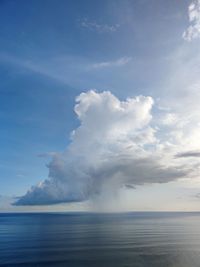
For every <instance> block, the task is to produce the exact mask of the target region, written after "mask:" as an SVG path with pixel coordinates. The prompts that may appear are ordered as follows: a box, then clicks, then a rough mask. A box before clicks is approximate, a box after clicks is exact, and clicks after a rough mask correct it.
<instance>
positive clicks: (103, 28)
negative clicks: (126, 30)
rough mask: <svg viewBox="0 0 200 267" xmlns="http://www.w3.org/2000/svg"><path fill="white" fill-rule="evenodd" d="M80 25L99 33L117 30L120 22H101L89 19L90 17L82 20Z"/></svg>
mask: <svg viewBox="0 0 200 267" xmlns="http://www.w3.org/2000/svg"><path fill="white" fill-rule="evenodd" d="M80 26H81V27H83V28H86V29H88V30H91V31H96V32H99V33H108V32H116V31H117V30H118V28H119V27H120V25H119V24H114V25H108V24H99V23H97V22H96V21H89V20H88V19H84V20H82V21H80Z"/></svg>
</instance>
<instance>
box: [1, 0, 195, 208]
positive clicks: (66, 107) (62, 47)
mask: <svg viewBox="0 0 200 267" xmlns="http://www.w3.org/2000/svg"><path fill="white" fill-rule="evenodd" d="M194 3H197V4H198V3H199V2H198V1H196V2H194ZM190 5H191V2H190V1H186V0H180V1H171V0H170V1H164V0H159V1H157V0H150V1H149V0H136V1H126V0H123V1H112V0H109V1H78V0H77V1H70V0H65V1H62V0H60V1H55V0H48V1H22V0H20V1H12V0H9V1H0V23H1V27H0V78H1V85H0V123H1V128H0V147H1V149H0V195H1V196H2V199H3V197H6V198H7V197H14V196H22V195H25V194H26V192H27V190H28V189H30V188H31V186H33V185H37V184H38V183H39V182H41V181H44V180H45V179H46V178H47V177H48V173H49V170H48V168H47V167H46V165H47V164H49V163H51V162H52V159H51V158H52V155H53V153H63V151H66V149H67V147H70V144H71V139H70V134H71V132H72V131H73V130H76V129H77V127H79V126H80V121H81V122H82V123H83V124H84V121H83V120H82V118H77V117H78V116H77V115H78V113H76V112H74V105H75V98H76V97H77V96H78V95H80V94H81V93H82V92H88V90H91V89H93V90H96V91H95V92H98V93H97V94H100V93H101V92H103V91H109V92H110V93H111V94H112V95H114V96H115V97H116V98H117V99H120V100H126V99H127V98H134V97H136V96H138V95H143V96H146V97H147V96H151V97H152V99H153V101H154V105H153V107H152V110H151V113H152V116H153V118H154V120H153V121H152V123H151V127H153V128H152V129H158V128H159V131H157V130H156V131H157V133H156V137H157V140H158V139H159V140H161V139H163V140H164V141H163V142H164V143H165V144H166V143H167V141H168V142H172V141H170V140H171V139H170V140H167V138H169V132H170V134H171V133H172V132H173V133H174V132H176V133H177V129H175V128H173V129H172V126H170V127H171V128H170V127H169V125H168V126H166V124H167V123H169V121H170V123H171V121H173V118H175V120H178V122H182V121H183V118H184V120H186V114H189V113H190V114H191V116H190V117H189V118H187V123H188V124H187V126H185V128H184V130H182V132H181V133H179V135H181V134H182V136H183V134H186V132H187V131H186V130H185V129H188V125H190V126H189V127H191V124H192V127H191V128H190V129H191V131H192V132H194V131H195V129H196V128H195V126H198V123H199V122H198V120H199V117H198V115H197V113H198V112H197V106H198V102H197V99H198V95H199V90H198V88H199V87H198V86H199V82H200V81H199V78H198V70H199V58H200V54H199V52H200V51H199V39H198V37H199V28H198V27H199V25H200V22H199V21H198V19H196V20H195V19H194V20H192V19H191V20H190V21H189V15H191V14H193V15H194V14H196V13H194V12H193V13H191V14H190V12H192V11H191V10H192V8H190V10H188V7H189V6H190ZM195 18H196V17H195ZM191 23H193V24H191ZM190 24H191V25H193V26H194V27H193V28H192V30H190V32H189V30H188V29H189V28H188V27H189V26H190ZM191 27H192V26H191ZM195 27H196V28H195ZM194 30H195V31H196V32H195V31H194ZM187 31H188V32H187ZM184 32H185V36H184ZM195 34H196V35H195ZM191 88H192V89H191ZM88 96H90V95H88ZM101 96H102V97H103V98H104V97H105V96H104V95H101ZM92 97H93V95H92ZM106 97H108V99H110V96H108V95H106ZM82 101H85V100H84V98H81V100H79V102H80V104H81V103H82ZM139 101H142V100H139ZM91 103H92V102H91ZM141 103H142V102H141ZM186 106H187V107H188V109H185V108H183V107H186ZM102 107H104V106H102ZM189 107H190V108H189ZM104 108H105V107H104ZM81 112H82V110H81ZM102 114H103V113H102ZM177 118H178V119H177ZM99 119H100V118H99V117H98V120H99ZM161 121H162V122H161ZM188 121H189V122H188ZM178 122H177V123H178ZM185 125H186V124H185ZM145 127H147V126H145ZM166 127H168V128H167V129H166ZM173 127H174V126H173ZM180 127H182V126H180ZM180 127H179V129H180ZM97 128H98V125H97ZM169 128H170V129H169ZM182 128H183V127H182ZM182 128H181V129H182ZM90 130H91V129H90ZM81 133H82V132H81ZM166 133H168V135H167V134H166ZM82 134H85V133H82ZM91 134H92V133H91ZM187 134H188V135H189V133H187ZM195 136H196V135H195ZM79 138H80V137H79ZM170 138H172V137H170ZM173 138H175V137H173ZM176 138H177V136H176ZM188 138H193V139H194V138H195V137H191V135H190V137H188ZM196 138H198V137H196ZM117 140H118V139H117ZM195 140H196V139H195ZM179 141H180V140H179ZM76 142H77V141H76ZM117 142H118V141H117ZM159 142H160V141H159ZM185 142H186V141H185ZM164 143H162V145H163V144H164ZM112 145H114V144H112ZM173 145H174V144H173ZM145 146H146V147H147V146H149V147H150V146H152V144H151V145H150V144H145ZM179 146H180V144H179ZM176 147H178V145H177V144H176ZM198 149H199V147H198V144H196V147H194V146H191V144H190V143H189V141H188V148H187V149H185V150H186V151H184V152H187V151H191V150H192V151H198ZM52 152H53V153H52ZM174 153H175V154H177V153H182V150H180V149H178V148H177V149H176V151H175V152H174ZM54 160H55V159H53V162H54ZM190 160H191V159H190ZM195 160H196V161H197V163H196V164H198V158H197V157H195ZM184 179H186V178H185V177H184ZM195 181H196V180H195ZM146 182H147V181H145V183H146ZM147 183H148V182H147ZM172 183H173V182H172ZM174 183H176V182H174ZM181 183H182V182H180V185H179V184H177V185H172V187H173V188H174V189H173V190H174V191H173V190H172V188H171V187H170V185H169V184H166V185H165V186H163V185H162V186H161V187H160V188H158V189H154V188H153V187H154V186H153V187H151V188H150V189H148V188H147V189H146V187H144V190H146V191H147V192H146V191H145V193H144V192H140V190H143V189H141V188H139V189H137V190H135V191H136V192H133V194H135V195H136V198H138V199H139V200H136V202H137V203H138V204H137V205H135V206H131V205H130V204H128V208H130V209H152V210H153V209H162V208H163V209H170V207H172V206H173V204H171V206H167V207H166V206H163V207H162V206H161V207H160V206H159V207H157V206H155V205H156V200H155V201H154V202H155V203H154V202H152V205H151V206H150V207H147V206H146V204H147V203H148V197H146V202H145V201H144V203H143V202H142V201H141V200H140V198H143V195H145V196H146V195H148V194H149V196H150V197H151V195H154V193H155V192H157V194H158V195H159V194H160V192H161V193H162V192H165V191H166V199H164V200H163V203H164V202H166V201H168V200H167V195H168V192H170V191H173V193H172V194H174V195H173V198H174V199H182V198H183V199H184V201H182V202H181V201H180V205H179V204H178V206H177V209H182V208H183V206H184V205H185V203H187V205H188V209H198V203H197V200H196V198H195V197H192V196H193V195H194V196H195V195H197V194H198V190H199V189H198V186H199V183H198V181H197V182H196V184H195V183H194V185H193V186H191V184H190V183H191V182H188V183H189V185H188V184H187V185H185V184H184V185H182V184H181ZM133 184H134V183H133ZM197 185H198V186H197ZM155 187H156V185H155ZM168 187H169V188H168ZM152 188H153V189H152ZM188 188H190V189H188ZM191 188H192V189H191ZM199 188H200V186H199ZM186 189H188V190H186ZM129 191H130V190H129ZM132 191H133V190H132ZM185 191H186V192H188V193H185ZM190 191H191V192H190ZM131 194H132V193H131ZM128 195H130V192H129V193H128ZM185 195H186V196H185ZM188 195H189V197H188ZM190 195H191V198H190ZM160 197H161V196H160ZM36 198H37V196H36ZM104 198H107V196H106V197H105V196H104ZM125 198H126V199H128V200H126V201H127V202H131V197H130V196H128V197H127V195H126V197H125ZM143 199H144V198H143ZM61 202H62V201H61ZM161 202H162V201H161ZM177 202H178V200H177ZM2 203H3V200H2ZM6 203H7V202H6ZM141 203H142V204H141ZM181 203H183V204H181ZM3 205H4V204H2V207H3ZM6 205H7V204H6ZM187 205H186V206H187ZM6 208H7V206H6ZM6 208H4V210H5V209H6ZM17 208H18V207H16V209H17ZM59 208H60V207H59ZM44 209H45V208H44Z"/></svg>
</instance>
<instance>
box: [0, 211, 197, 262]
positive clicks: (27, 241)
mask: <svg viewBox="0 0 200 267" xmlns="http://www.w3.org/2000/svg"><path fill="white" fill-rule="evenodd" d="M0 266H26V267H28V266H38V267H39V266H50V267H51V266H67V267H90V266H92V267H96V266H97V267H118V266H120V267H128V266H132V267H144V266H145V267H147V266H148V267H151V266H152V267H157V266H159V267H167V266H169V267H190V266H191V267H200V214H199V213H129V214H112V215H111V214H109V215H108V214H107V215H105V214H104V215H103V214H87V213H85V214H80V213H75V214H0Z"/></svg>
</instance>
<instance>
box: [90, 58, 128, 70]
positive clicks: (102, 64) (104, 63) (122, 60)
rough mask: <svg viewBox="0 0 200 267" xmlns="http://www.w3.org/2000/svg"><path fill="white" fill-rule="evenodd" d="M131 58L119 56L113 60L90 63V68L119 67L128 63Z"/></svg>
mask: <svg viewBox="0 0 200 267" xmlns="http://www.w3.org/2000/svg"><path fill="white" fill-rule="evenodd" d="M131 60H132V58H131V57H121V58H119V59H117V60H113V61H102V62H99V63H94V64H92V65H91V68H92V69H103V68H109V67H121V66H124V65H126V64H128V63H129V62H130V61H131Z"/></svg>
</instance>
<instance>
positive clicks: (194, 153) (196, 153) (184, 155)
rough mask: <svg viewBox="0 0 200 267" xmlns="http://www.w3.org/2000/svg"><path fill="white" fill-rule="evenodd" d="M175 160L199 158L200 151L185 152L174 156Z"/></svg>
mask: <svg viewBox="0 0 200 267" xmlns="http://www.w3.org/2000/svg"><path fill="white" fill-rule="evenodd" d="M175 157H176V158H189V157H200V151H186V152H183V153H178V154H176V155H175Z"/></svg>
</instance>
